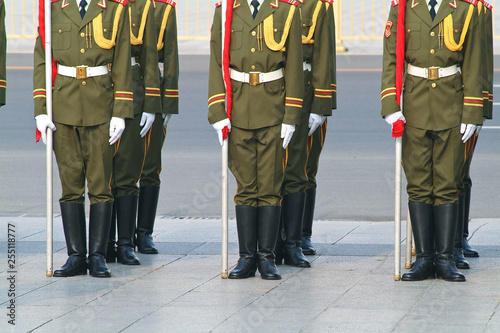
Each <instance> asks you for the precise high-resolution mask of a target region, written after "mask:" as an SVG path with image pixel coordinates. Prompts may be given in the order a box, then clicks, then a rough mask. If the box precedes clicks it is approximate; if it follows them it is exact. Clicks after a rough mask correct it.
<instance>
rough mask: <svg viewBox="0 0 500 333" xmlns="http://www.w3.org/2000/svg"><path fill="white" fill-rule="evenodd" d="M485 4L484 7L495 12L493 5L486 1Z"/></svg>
mask: <svg viewBox="0 0 500 333" xmlns="http://www.w3.org/2000/svg"><path fill="white" fill-rule="evenodd" d="M483 3H484V7H486V8H488V9H489V10H493V5H491V4H489V3H487V2H486V1H484V2H483Z"/></svg>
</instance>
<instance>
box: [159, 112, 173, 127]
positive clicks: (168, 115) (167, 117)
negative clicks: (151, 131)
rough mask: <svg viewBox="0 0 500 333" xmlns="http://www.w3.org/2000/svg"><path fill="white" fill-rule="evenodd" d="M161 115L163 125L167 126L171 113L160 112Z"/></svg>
mask: <svg viewBox="0 0 500 333" xmlns="http://www.w3.org/2000/svg"><path fill="white" fill-rule="evenodd" d="M161 116H162V117H163V127H167V124H168V121H169V120H170V117H172V114H170V113H169V114H165V113H164V114H162V115H161Z"/></svg>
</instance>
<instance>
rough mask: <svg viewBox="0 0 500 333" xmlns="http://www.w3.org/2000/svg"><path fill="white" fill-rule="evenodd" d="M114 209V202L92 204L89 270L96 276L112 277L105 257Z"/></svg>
mask: <svg viewBox="0 0 500 333" xmlns="http://www.w3.org/2000/svg"><path fill="white" fill-rule="evenodd" d="M112 210H113V203H112V202H100V203H96V204H92V205H90V223H89V271H90V274H91V275H92V276H94V277H111V272H110V270H109V268H108V265H106V259H105V257H106V247H107V243H108V237H109V227H110V224H111V211H112Z"/></svg>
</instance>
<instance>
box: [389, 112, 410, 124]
mask: <svg viewBox="0 0 500 333" xmlns="http://www.w3.org/2000/svg"><path fill="white" fill-rule="evenodd" d="M384 119H385V121H386V122H387V123H388V124H389V125H392V124H394V123H395V122H396V121H398V120H399V119H401V120H403V121H404V122H405V123H406V119H405V116H403V112H401V111H398V112H394V113H389V114H388V115H386V116H385V117H384Z"/></svg>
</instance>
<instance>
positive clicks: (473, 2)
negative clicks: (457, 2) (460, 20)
mask: <svg viewBox="0 0 500 333" xmlns="http://www.w3.org/2000/svg"><path fill="white" fill-rule="evenodd" d="M462 1H464V2H468V3H470V4H471V5H474V6H477V1H478V0H462Z"/></svg>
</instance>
